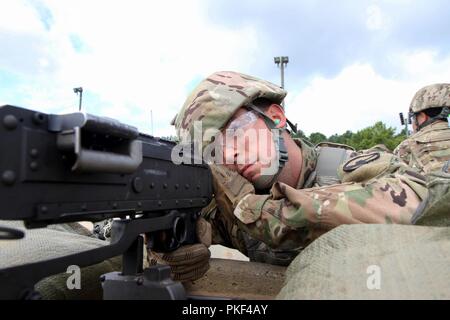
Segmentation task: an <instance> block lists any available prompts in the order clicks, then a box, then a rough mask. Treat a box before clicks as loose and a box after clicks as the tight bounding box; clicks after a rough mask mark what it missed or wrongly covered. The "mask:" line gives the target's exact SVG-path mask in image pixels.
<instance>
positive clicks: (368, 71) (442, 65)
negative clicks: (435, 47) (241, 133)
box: [286, 51, 450, 136]
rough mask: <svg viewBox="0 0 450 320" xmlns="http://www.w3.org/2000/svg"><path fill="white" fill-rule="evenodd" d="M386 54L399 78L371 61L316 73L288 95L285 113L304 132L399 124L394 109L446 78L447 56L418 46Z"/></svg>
mask: <svg viewBox="0 0 450 320" xmlns="http://www.w3.org/2000/svg"><path fill="white" fill-rule="evenodd" d="M391 59H392V61H395V62H397V65H398V66H399V67H400V69H401V72H400V74H401V75H402V76H401V77H397V78H395V79H386V78H384V77H382V76H381V75H379V74H377V73H376V72H375V71H374V69H373V67H372V66H371V65H370V64H360V63H356V64H353V65H350V66H348V67H346V68H345V69H343V70H342V71H341V72H340V73H339V74H338V75H337V76H336V77H333V78H324V77H322V76H316V77H315V78H314V79H313V80H312V81H311V83H310V85H308V86H307V87H306V88H304V89H303V90H301V91H298V92H291V93H290V94H289V95H288V97H287V101H286V105H287V110H286V111H287V115H288V117H289V118H291V120H292V121H293V122H298V124H299V128H300V129H302V130H303V131H304V132H305V133H306V134H310V133H312V132H322V133H324V134H325V135H327V136H329V135H331V134H334V133H343V132H345V131H346V130H351V131H357V130H358V129H362V128H364V127H367V126H369V125H373V124H374V123H375V122H376V121H380V120H381V121H383V122H385V123H387V124H388V125H390V126H393V127H397V128H400V124H399V117H398V114H399V112H404V113H405V112H407V110H408V107H409V103H410V102H411V99H412V97H413V96H414V93H415V92H416V91H417V90H419V89H420V88H421V87H423V86H425V85H428V84H432V83H437V82H449V79H450V56H449V57H447V58H445V59H438V57H437V54H436V53H435V52H432V51H422V52H415V53H402V54H398V55H396V56H393V57H391Z"/></svg>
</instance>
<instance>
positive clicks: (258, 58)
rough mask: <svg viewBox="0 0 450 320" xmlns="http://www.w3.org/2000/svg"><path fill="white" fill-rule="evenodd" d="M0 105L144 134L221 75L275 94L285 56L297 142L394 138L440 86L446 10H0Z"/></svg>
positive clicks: (326, 3) (354, 5) (327, 0)
mask: <svg viewBox="0 0 450 320" xmlns="http://www.w3.org/2000/svg"><path fill="white" fill-rule="evenodd" d="M0 43H1V45H2V50H1V51H0V104H6V103H8V104H15V105H20V106H24V107H27V108H31V109H37V110H41V111H45V112H54V113H65V112H73V111H75V110H76V109H77V103H78V100H77V96H76V95H75V94H74V93H73V91H72V89H73V88H74V87H79V86H83V88H84V97H83V106H84V110H85V111H87V112H90V113H94V114H97V115H103V116H110V117H114V118H120V119H122V121H124V122H127V123H129V124H131V125H134V126H137V127H138V128H139V129H140V130H142V131H145V132H148V133H151V131H152V130H151V129H152V128H151V127H150V110H151V111H152V113H153V118H154V122H153V123H154V128H153V132H154V133H155V135H159V136H165V135H171V134H174V133H175V132H174V130H173V128H172V127H170V126H169V122H170V120H171V119H172V118H173V116H174V115H175V114H176V112H177V110H178V109H179V108H181V106H182V104H183V103H184V101H185V99H186V97H187V95H188V94H189V91H190V90H192V88H193V87H194V86H195V85H196V84H197V83H198V82H199V81H200V80H201V79H202V78H204V77H206V76H208V75H209V74H210V73H212V72H214V71H218V70H234V71H240V72H244V73H247V74H251V75H254V76H258V77H261V78H264V79H267V80H269V81H272V82H276V83H279V81H280V80H279V77H280V76H279V70H278V69H277V67H276V65H275V64H274V63H273V57H274V56H279V55H286V56H289V59H290V62H289V64H288V67H287V69H286V89H287V90H288V91H289V94H288V97H287V99H286V106H287V107H286V111H287V115H288V117H289V118H291V119H292V120H293V121H294V122H297V123H298V125H299V127H300V128H301V129H302V130H304V131H305V132H306V133H311V132H314V131H320V132H323V133H325V134H326V135H331V134H333V133H342V132H344V131H346V130H353V131H356V130H358V129H361V128H363V127H365V126H368V125H371V124H373V123H374V122H375V121H378V120H382V121H384V122H386V123H388V124H389V125H391V126H395V127H397V128H399V127H400V125H399V121H398V113H399V112H401V111H403V112H405V111H406V110H407V108H408V104H409V102H410V100H411V98H412V96H413V95H414V93H415V91H417V90H418V89H420V87H422V86H425V85H427V84H430V83H435V82H450V6H449V4H448V1H444V0H428V1H425V0H416V1H413V0H391V1H387V0H385V1H382V0H378V1H375V0H374V1H366V0H353V1H350V0H341V1H331V0H316V1H312V0H311V1H309V0H308V1H300V0H297V1H268V0H259V1H256V0H254V1H250V0H247V1H245V0H241V1H230V0H228V1H225V0H214V1H207V0H195V1H194V0H192V1H164V2H153V1H138V0H131V1H114V2H112V1H106V0H96V1H95V0H93V1H87V0H77V1H73V0H65V1H60V0H2V1H1V2H0Z"/></svg>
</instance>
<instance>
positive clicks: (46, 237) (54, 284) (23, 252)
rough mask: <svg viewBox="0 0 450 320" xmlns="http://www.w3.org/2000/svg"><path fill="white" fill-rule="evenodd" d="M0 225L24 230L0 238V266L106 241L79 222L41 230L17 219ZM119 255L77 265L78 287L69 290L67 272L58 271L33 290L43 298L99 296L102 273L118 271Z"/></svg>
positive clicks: (16, 263) (89, 246)
mask: <svg viewBox="0 0 450 320" xmlns="http://www.w3.org/2000/svg"><path fill="white" fill-rule="evenodd" d="M0 225H1V226H4V227H10V228H16V229H20V230H23V231H24V232H25V238H24V239H21V240H0V269H3V268H7V267H12V266H17V265H21V264H25V263H32V262H38V261H43V260H46V259H50V258H56V257H60V256H65V255H69V254H73V253H77V252H82V251H87V250H90V249H95V248H99V247H101V246H104V245H107V244H108V243H107V242H105V241H102V240H99V239H96V238H94V237H91V236H90V235H91V234H90V232H89V231H88V230H87V229H84V228H83V227H82V226H80V225H79V224H76V223H73V224H62V225H54V226H49V227H48V228H42V229H30V230H28V229H25V227H24V225H23V222H21V221H0ZM120 268H121V258H120V257H115V258H112V259H109V260H106V261H103V262H101V263H98V264H96V265H92V266H89V267H85V268H81V289H80V290H78V289H73V290H69V289H68V288H67V279H68V277H69V276H71V273H61V274H58V275H53V276H50V277H48V278H45V279H43V280H41V281H40V282H39V283H37V284H36V287H35V289H36V290H37V291H38V292H39V293H40V295H41V296H42V298H43V299H52V300H53V299H58V300H60V299H101V298H102V295H103V294H102V288H101V284H100V281H99V278H100V276H101V275H102V274H104V273H108V272H112V271H119V270H120Z"/></svg>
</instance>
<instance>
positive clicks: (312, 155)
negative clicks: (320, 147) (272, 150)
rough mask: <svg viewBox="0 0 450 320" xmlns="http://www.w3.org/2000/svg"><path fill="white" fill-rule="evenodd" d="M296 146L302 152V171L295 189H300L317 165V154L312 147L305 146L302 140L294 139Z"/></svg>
mask: <svg viewBox="0 0 450 320" xmlns="http://www.w3.org/2000/svg"><path fill="white" fill-rule="evenodd" d="M294 141H295V143H296V144H297V146H298V147H299V148H300V149H301V150H302V158H303V163H302V171H301V173H300V178H299V179H298V183H297V189H302V188H303V185H304V184H305V181H307V180H308V178H309V176H310V175H311V173H312V172H313V171H314V170H315V168H316V164H317V153H316V151H315V149H314V147H313V146H311V145H309V144H307V143H306V142H305V141H304V140H303V139H298V138H295V139H294Z"/></svg>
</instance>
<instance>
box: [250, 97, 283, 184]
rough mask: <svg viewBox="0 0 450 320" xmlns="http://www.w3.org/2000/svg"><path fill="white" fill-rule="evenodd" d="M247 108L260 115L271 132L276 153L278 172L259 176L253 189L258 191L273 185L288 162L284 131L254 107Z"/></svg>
mask: <svg viewBox="0 0 450 320" xmlns="http://www.w3.org/2000/svg"><path fill="white" fill-rule="evenodd" d="M249 108H250V109H251V110H253V111H255V112H257V113H258V114H260V115H261V116H262V118H263V120H264V122H265V123H266V125H267V127H268V128H269V129H270V130H271V131H272V139H273V143H274V145H275V151H276V152H277V160H278V171H277V172H276V173H275V174H272V175H261V176H260V178H258V180H257V181H255V182H254V185H255V188H256V189H259V190H263V189H267V188H269V187H270V186H272V184H274V183H275V182H276V180H277V178H278V176H279V175H280V173H281V170H282V169H283V167H284V166H285V165H286V163H287V161H288V160H289V155H288V151H287V148H286V144H285V142H284V138H283V136H282V133H283V131H284V129H282V128H277V124H276V123H275V122H274V121H273V120H272V119H271V118H270V117H269V116H267V115H266V114H265V113H264V112H262V111H261V110H260V109H259V108H258V107H256V106H255V105H250V106H249Z"/></svg>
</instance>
